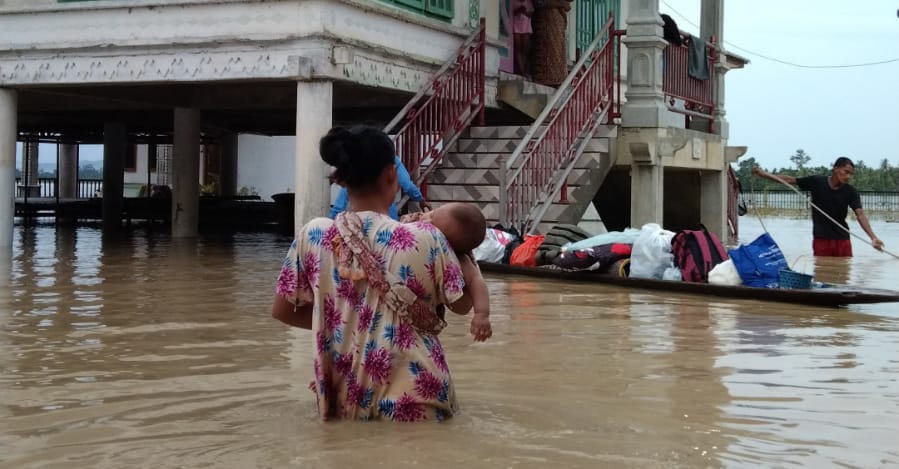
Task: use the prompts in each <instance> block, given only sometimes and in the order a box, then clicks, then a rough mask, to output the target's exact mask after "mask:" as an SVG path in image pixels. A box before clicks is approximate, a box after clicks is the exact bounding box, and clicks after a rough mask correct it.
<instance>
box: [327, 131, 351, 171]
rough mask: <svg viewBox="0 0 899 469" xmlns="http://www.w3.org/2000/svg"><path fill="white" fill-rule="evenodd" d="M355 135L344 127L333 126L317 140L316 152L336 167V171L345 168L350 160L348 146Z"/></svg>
mask: <svg viewBox="0 0 899 469" xmlns="http://www.w3.org/2000/svg"><path fill="white" fill-rule="evenodd" d="M354 138H355V137H354V136H353V134H352V132H350V131H349V130H347V129H346V128H344V127H334V128H333V129H331V130H330V131H328V133H327V135H325V136H324V137H322V139H321V141H320V142H319V148H318V152H319V154H321V157H322V160H323V161H324V162H325V163H328V164H329V165H331V166H334V167H335V168H337V170H338V172H339V171H340V169H342V168H346V166H347V164H349V162H350V151H351V150H350V147H352V146H353V145H352V140H353V139H354Z"/></svg>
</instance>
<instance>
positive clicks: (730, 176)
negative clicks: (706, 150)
mask: <svg viewBox="0 0 899 469" xmlns="http://www.w3.org/2000/svg"><path fill="white" fill-rule="evenodd" d="M739 196H740V183H739V181H737V175H736V174H735V173H734V170H733V168H731V167H730V165H727V227H728V244H730V245H734V246H735V245H737V244H739V242H740V214H739V212H738V210H739V205H738V204H739V201H738V200H737V198H738V197H739Z"/></svg>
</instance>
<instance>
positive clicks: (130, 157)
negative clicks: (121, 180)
mask: <svg viewBox="0 0 899 469" xmlns="http://www.w3.org/2000/svg"><path fill="white" fill-rule="evenodd" d="M125 172H126V173H134V172H137V145H128V150H127V151H126V152H125Z"/></svg>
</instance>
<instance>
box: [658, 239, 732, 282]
mask: <svg viewBox="0 0 899 469" xmlns="http://www.w3.org/2000/svg"><path fill="white" fill-rule="evenodd" d="M699 227H700V229H699V230H683V231H680V232H678V233H677V234H676V235H674V238H672V239H671V253H672V254H674V265H675V266H677V268H678V269H680V272H681V276H682V277H683V278H684V281H687V282H699V283H708V281H709V271H710V270H712V269H713V268H714V267H715V266H716V265H718V264H720V263H722V262H724V261H726V260H727V251H725V250H724V246H722V245H721V241H719V240H718V237H717V236H715V234H714V233H710V232H709V230H707V229H706V227H705V226H702V225H699Z"/></svg>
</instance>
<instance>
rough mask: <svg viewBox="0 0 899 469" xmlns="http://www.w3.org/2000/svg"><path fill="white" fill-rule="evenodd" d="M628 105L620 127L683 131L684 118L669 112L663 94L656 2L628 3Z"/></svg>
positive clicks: (662, 46)
mask: <svg viewBox="0 0 899 469" xmlns="http://www.w3.org/2000/svg"><path fill="white" fill-rule="evenodd" d="M623 41H624V43H625V45H627V81H628V83H627V92H626V93H625V96H626V97H627V101H626V102H625V103H624V106H623V107H622V109H621V126H622V127H669V126H670V127H681V128H682V127H683V126H684V118H683V116H681V115H680V114H677V113H674V112H671V111H669V110H668V105H667V104H666V103H665V94H664V93H663V92H662V52H663V51H664V50H665V47H667V46H668V42H667V41H665V39H664V38H663V37H662V17H661V16H660V14H659V0H642V1H639V2H630V10H629V11H628V18H627V36H625V38H624V40H623Z"/></svg>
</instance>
